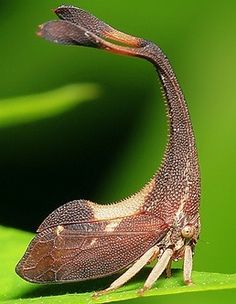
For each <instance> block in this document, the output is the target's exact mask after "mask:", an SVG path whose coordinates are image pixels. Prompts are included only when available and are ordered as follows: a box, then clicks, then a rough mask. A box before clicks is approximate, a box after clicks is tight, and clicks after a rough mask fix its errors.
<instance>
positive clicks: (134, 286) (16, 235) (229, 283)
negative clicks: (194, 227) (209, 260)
mask: <svg viewBox="0 0 236 304" xmlns="http://www.w3.org/2000/svg"><path fill="white" fill-rule="evenodd" d="M32 237H33V234H31V233H28V232H23V231H19V230H16V229H13V228H6V227H0V243H1V244H2V250H1V251H0V272H1V276H0V302H1V303H5V304H13V303H14V304H15V303H22V304H24V303H26V304H27V303H35V304H49V303H50V304H54V303H65V304H66V303H68V304H69V303H70V304H73V303H76V304H77V303H109V302H114V301H122V300H128V299H134V298H137V297H139V296H138V294H137V290H138V289H139V288H141V287H142V284H143V282H144V280H145V278H146V277H147V275H148V273H149V272H150V267H146V268H145V269H143V270H142V271H141V272H140V273H139V274H138V275H137V276H136V277H135V278H134V279H133V280H131V281H130V282H129V283H128V284H126V285H125V286H123V287H121V288H120V289H118V290H117V291H115V292H112V293H109V294H107V295H104V296H101V297H99V298H97V299H93V298H92V294H93V291H94V290H99V289H103V288H105V287H107V286H108V285H109V284H110V283H111V282H112V280H114V278H115V277H117V276H113V277H108V278H103V279H100V280H94V281H87V282H79V283H73V284H62V285H59V284H58V285H36V284H31V283H28V282H25V281H24V280H22V279H21V278H19V277H18V276H17V275H16V273H15V271H14V268H15V265H16V264H17V262H18V261H19V259H20V258H21V256H22V254H23V253H24V250H25V249H26V246H27V245H28V243H29V241H30V240H31V239H32ZM193 280H194V283H195V284H194V285H192V286H184V285H183V281H182V271H181V270H180V269H176V270H174V271H173V276H172V278H170V279H166V278H164V277H162V278H161V279H159V280H158V282H157V283H156V284H155V286H154V288H152V289H151V290H150V291H147V292H146V293H145V295H144V297H150V296H158V295H170V294H178V293H187V292H200V291H208V290H222V289H232V288H236V274H221V273H207V272H206V273H205V272H196V271H195V272H193Z"/></svg>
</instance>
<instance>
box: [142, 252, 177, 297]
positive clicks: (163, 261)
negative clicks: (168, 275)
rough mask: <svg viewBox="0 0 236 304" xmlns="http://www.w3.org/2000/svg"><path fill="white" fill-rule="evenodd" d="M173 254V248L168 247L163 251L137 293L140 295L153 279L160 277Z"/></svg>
mask: <svg viewBox="0 0 236 304" xmlns="http://www.w3.org/2000/svg"><path fill="white" fill-rule="evenodd" d="M172 255H173V250H172V249H170V248H168V249H166V250H165V251H164V253H163V255H162V256H161V258H160V259H159V261H158V262H157V264H156V265H155V266H154V268H153V269H152V271H151V273H150V274H149V276H148V278H147V280H146V282H145V283H144V286H143V288H142V289H140V290H139V292H138V293H139V294H140V295H142V294H143V293H144V292H145V291H146V290H148V289H150V288H151V287H152V285H153V284H154V283H155V281H156V280H157V279H158V278H159V277H160V275H161V274H162V273H163V271H164V270H165V269H166V267H167V265H168V263H169V261H170V259H171V257H172Z"/></svg>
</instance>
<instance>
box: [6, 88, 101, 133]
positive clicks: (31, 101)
mask: <svg viewBox="0 0 236 304" xmlns="http://www.w3.org/2000/svg"><path fill="white" fill-rule="evenodd" d="M98 91H99V89H98V87H97V86H96V85H93V84H79V85H78V84H73V85H67V86H64V87H62V88H59V89H55V90H52V91H49V92H44V93H39V94H35V95H29V96H21V97H13V98H8V99H4V100H0V128H3V127H10V126H15V125H19V124H22V123H29V122H33V121H36V120H39V119H44V118H49V117H52V116H56V115H58V114H61V113H63V112H65V111H67V110H70V109H71V108H73V107H75V106H76V105H78V104H79V103H80V102H83V101H86V100H88V99H93V98H96V97H97V96H98V95H99V93H98Z"/></svg>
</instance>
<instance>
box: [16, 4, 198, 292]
mask: <svg viewBox="0 0 236 304" xmlns="http://www.w3.org/2000/svg"><path fill="white" fill-rule="evenodd" d="M55 13H56V14H57V16H58V17H59V20H56V21H49V22H47V23H45V24H43V25H41V26H40V28H39V32H38V35H39V36H41V37H43V38H45V39H47V40H49V41H52V42H55V43H59V44H69V45H81V46H88V47H94V48H98V49H103V50H106V51H108V52H112V53H117V54H123V55H127V56H134V57H139V58H144V59H146V60H148V61H149V62H151V63H152V64H153V65H154V66H155V68H156V70H157V73H158V76H159V78H160V82H161V85H162V88H163V91H164V96H165V103H166V107H167V117H168V121H169V136H168V143H167V147H166V150H165V154H164V157H163V161H162V164H161V166H160V168H159V169H158V170H157V172H156V173H155V175H154V176H153V178H152V179H151V180H150V182H149V183H147V185H146V186H144V188H142V189H141V190H140V191H139V192H137V193H135V194H134V195H132V196H130V197H128V198H125V199H124V200H122V201H120V202H116V203H113V204H110V205H100V204H96V203H93V202H90V201H88V200H75V201H71V202H69V203H66V204H65V205H63V206H61V207H59V208H58V209H56V210H55V211H53V212H52V213H51V214H50V215H49V216H48V217H47V218H46V219H45V220H44V221H43V223H42V224H41V225H40V226H39V228H38V230H37V235H36V236H35V238H34V239H33V240H32V241H31V243H30V244H29V246H28V248H27V250H26V252H25V254H24V256H23V258H22V259H21V260H20V262H19V263H18V265H17V267H16V272H17V273H18V274H19V275H20V276H21V277H22V278H24V279H25V280H27V281H30V282H35V283H64V282H75V281H76V282H77V281H83V280H88V279H95V278H101V277H104V276H108V275H111V274H114V273H116V272H119V271H121V270H123V271H124V272H123V274H121V276H120V277H118V278H117V280H115V281H114V282H113V283H112V284H111V285H110V286H109V287H108V288H106V289H105V290H102V291H99V292H98V293H97V295H100V294H103V293H106V292H109V291H112V290H115V289H117V288H119V287H120V286H122V285H123V284H125V283H126V282H127V281H128V280H130V279H131V278H132V277H133V276H134V275H135V274H136V273H138V272H139V271H140V270H141V269H142V268H143V267H144V266H145V265H146V264H147V263H148V262H149V261H151V260H157V262H156V264H155V266H154V267H153V269H152V270H151V272H150V274H149V276H148V277H147V279H146V281H145V283H144V285H143V288H142V289H141V290H140V291H139V293H140V294H142V293H144V292H145V290H147V289H150V288H151V287H152V286H153V284H154V283H155V281H156V280H157V279H158V278H159V277H160V275H161V274H162V273H163V272H165V271H166V274H167V276H170V275H171V263H172V261H173V260H179V259H183V280H184V282H185V284H187V285H188V284H191V283H192V279H191V272H192V255H193V250H194V247H195V245H196V242H197V239H198V237H199V232H200V217H199V201H200V174H199V164H198V156H197V150H196V145H195V139H194V133H193V129H192V125H191V121H190V117H189V112H188V109H187V105H186V102H185V99H184V96H183V93H182V91H181V89H180V86H179V84H178V81H177V79H176V77H175V74H174V72H173V70H172V68H171V66H170V63H169V61H168V59H167V58H166V56H165V55H164V53H163V52H162V50H161V49H160V48H159V47H158V46H157V45H155V44H154V43H152V42H150V41H147V40H144V39H141V38H137V37H133V36H130V35H128V34H125V33H122V32H120V31H118V30H116V29H114V28H112V27H111V26H109V25H107V24H105V23H104V22H103V21H101V20H99V19H97V18H96V17H95V16H93V15H91V14H90V13H88V12H86V11H84V10H82V9H80V8H76V7H73V6H64V5H63V6H60V7H58V8H57V9H56V10H55ZM116 42H117V43H116Z"/></svg>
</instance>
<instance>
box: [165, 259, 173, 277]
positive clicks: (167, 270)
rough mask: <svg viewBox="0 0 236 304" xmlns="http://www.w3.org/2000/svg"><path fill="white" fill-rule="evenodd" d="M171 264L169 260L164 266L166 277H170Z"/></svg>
mask: <svg viewBox="0 0 236 304" xmlns="http://www.w3.org/2000/svg"><path fill="white" fill-rule="evenodd" d="M171 265H172V260H171V259H170V260H169V263H168V264H167V267H166V277H167V278H170V277H171Z"/></svg>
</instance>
